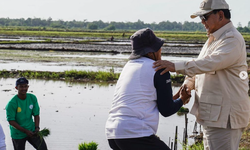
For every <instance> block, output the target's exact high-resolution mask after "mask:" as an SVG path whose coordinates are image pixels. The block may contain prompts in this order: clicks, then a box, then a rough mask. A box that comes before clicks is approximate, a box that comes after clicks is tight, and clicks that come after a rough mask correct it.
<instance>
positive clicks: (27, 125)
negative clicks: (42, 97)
mask: <svg viewBox="0 0 250 150" xmlns="http://www.w3.org/2000/svg"><path fill="white" fill-rule="evenodd" d="M28 84H29V81H28V80H27V79H26V78H24V77H21V78H19V79H17V80H16V89H17V91H18V94H17V95H15V96H14V97H13V98H12V99H11V100H10V101H9V103H8V104H7V106H6V115H7V120H8V121H9V124H10V133H11V138H12V142H13V146H14V150H25V143H26V141H28V142H29V143H30V144H31V145H32V146H33V147H34V148H35V149H37V150H47V145H46V143H45V141H44V139H43V138H40V137H39V136H38V135H37V134H36V133H38V132H39V129H40V127H39V123H40V116H39V114H40V108H39V105H38V102H37V98H36V96H35V95H33V94H30V93H27V91H28V88H29V85H28ZM32 116H33V117H34V121H33V119H32Z"/></svg>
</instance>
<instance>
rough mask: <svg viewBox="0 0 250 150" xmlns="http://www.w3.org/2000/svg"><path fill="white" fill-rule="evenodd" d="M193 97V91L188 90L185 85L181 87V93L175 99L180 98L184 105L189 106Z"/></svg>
mask: <svg viewBox="0 0 250 150" xmlns="http://www.w3.org/2000/svg"><path fill="white" fill-rule="evenodd" d="M190 97H191V90H190V89H188V88H187V85H186V84H184V85H182V86H181V87H180V89H179V91H178V92H177V93H176V94H175V95H174V97H173V99H177V98H180V99H181V100H182V102H183V104H184V105H185V104H187V103H188V102H189V100H190Z"/></svg>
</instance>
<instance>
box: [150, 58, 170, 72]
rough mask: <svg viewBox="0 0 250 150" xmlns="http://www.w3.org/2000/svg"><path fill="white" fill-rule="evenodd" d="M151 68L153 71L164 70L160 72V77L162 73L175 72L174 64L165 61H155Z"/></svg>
mask: <svg viewBox="0 0 250 150" xmlns="http://www.w3.org/2000/svg"><path fill="white" fill-rule="evenodd" d="M153 68H156V69H155V71H158V70H160V69H164V70H163V71H162V72H161V75H163V74H164V73H166V72H168V71H171V72H175V66H174V63H172V62H170V61H167V60H157V61H156V62H154V66H153Z"/></svg>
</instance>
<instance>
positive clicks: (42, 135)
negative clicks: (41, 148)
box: [37, 128, 50, 139]
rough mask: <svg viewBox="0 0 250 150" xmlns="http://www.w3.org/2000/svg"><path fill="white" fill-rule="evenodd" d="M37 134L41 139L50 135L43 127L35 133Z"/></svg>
mask: <svg viewBox="0 0 250 150" xmlns="http://www.w3.org/2000/svg"><path fill="white" fill-rule="evenodd" d="M37 135H38V136H39V137H40V138H41V139H42V138H44V137H47V136H49V135H50V130H49V129H48V128H44V129H42V130H41V131H39V132H38V133H37Z"/></svg>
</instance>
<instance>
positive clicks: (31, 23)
mask: <svg viewBox="0 0 250 150" xmlns="http://www.w3.org/2000/svg"><path fill="white" fill-rule="evenodd" d="M0 26H2V27H8V26H11V27H13V26H15V27H18V26H20V27H41V28H42V29H46V28H57V29H76V30H79V29H80V30H138V29H141V28H146V27H149V28H151V29H152V30H156V31H157V30H158V31H205V29H204V26H203V25H202V24H201V23H196V22H188V21H185V22H184V23H181V22H176V21H174V22H170V21H162V22H159V23H144V22H143V21H141V20H138V21H137V22H114V21H112V22H103V21H102V20H99V21H93V22H89V21H87V20H83V21H76V20H73V21H63V20H52V18H51V17H50V18H48V19H41V18H27V19H24V18H21V19H10V18H0ZM237 29H238V30H239V31H240V32H249V33H250V21H249V22H248V26H247V27H242V26H239V27H238V28H237Z"/></svg>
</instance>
